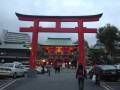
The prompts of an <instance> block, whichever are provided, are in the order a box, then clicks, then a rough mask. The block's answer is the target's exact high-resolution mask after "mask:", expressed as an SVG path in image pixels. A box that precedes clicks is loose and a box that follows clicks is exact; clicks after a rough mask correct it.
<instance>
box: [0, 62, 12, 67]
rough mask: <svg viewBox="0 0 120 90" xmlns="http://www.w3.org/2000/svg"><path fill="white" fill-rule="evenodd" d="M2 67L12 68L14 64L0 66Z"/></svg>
mask: <svg viewBox="0 0 120 90" xmlns="http://www.w3.org/2000/svg"><path fill="white" fill-rule="evenodd" d="M1 66H2V67H13V66H14V64H13V63H4V64H3V65H1Z"/></svg>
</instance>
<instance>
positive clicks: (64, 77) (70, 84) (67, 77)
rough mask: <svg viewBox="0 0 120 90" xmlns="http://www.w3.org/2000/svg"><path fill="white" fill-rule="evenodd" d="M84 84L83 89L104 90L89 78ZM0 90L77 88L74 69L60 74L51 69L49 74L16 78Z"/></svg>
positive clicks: (67, 89)
mask: <svg viewBox="0 0 120 90" xmlns="http://www.w3.org/2000/svg"><path fill="white" fill-rule="evenodd" d="M84 86H85V87H84V90H106V89H104V88H103V87H101V86H97V85H95V84H94V82H93V81H91V80H89V79H86V80H85V85H84ZM0 90H78V84H77V79H76V78H75V71H70V70H69V71H67V70H62V72H61V73H60V74H55V73H54V72H53V71H52V72H51V75H50V76H48V74H44V75H43V74H40V75H37V78H21V79H17V80H14V82H12V83H11V84H9V85H8V86H7V87H2V88H1V89H0Z"/></svg>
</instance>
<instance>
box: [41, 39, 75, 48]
mask: <svg viewBox="0 0 120 90" xmlns="http://www.w3.org/2000/svg"><path fill="white" fill-rule="evenodd" d="M42 45H45V46H77V44H73V42H72V40H71V38H48V39H47V41H46V42H45V43H44V44H42Z"/></svg>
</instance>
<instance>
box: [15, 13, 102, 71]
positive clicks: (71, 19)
mask: <svg viewBox="0 0 120 90" xmlns="http://www.w3.org/2000/svg"><path fill="white" fill-rule="evenodd" d="M16 15H17V17H18V19H19V20H23V21H33V22H34V26H33V27H28V28H26V27H24V28H20V31H21V32H32V34H33V35H32V49H31V54H30V69H31V70H34V69H35V68H36V50H37V42H38V33H39V32H57V33H78V46H79V63H82V65H83V66H85V64H86V63H85V51H84V33H97V28H85V27H84V26H83V23H84V22H92V21H99V19H100V17H101V16H102V14H97V15H89V16H33V15H24V14H19V13H16ZM40 21H47V22H48V21H49V22H56V27H55V28H42V27H39V22H40ZM61 22H77V23H78V27H76V28H61Z"/></svg>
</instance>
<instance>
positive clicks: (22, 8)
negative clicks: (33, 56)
mask: <svg viewBox="0 0 120 90" xmlns="http://www.w3.org/2000/svg"><path fill="white" fill-rule="evenodd" d="M119 6H120V1H119V0H116V1H113V0H1V3H0V28H2V29H7V30H9V31H12V32H19V27H26V26H27V27H29V26H32V25H33V23H32V22H23V21H19V20H18V19H17V17H16V15H15V12H18V13H22V14H30V15H53V16H55V15H59V16H62V15H64V16H67V15H68V16H72V15H75V16H76V15H94V14H99V13H103V16H102V17H101V19H100V21H98V22H90V23H84V26H86V27H96V28H99V27H102V26H104V25H105V24H107V23H111V24H113V25H115V26H117V27H118V28H120V24H119V22H120V17H119V15H120V12H119V11H120V8H119ZM46 25H48V26H52V25H53V24H50V23H48V24H46ZM66 25H67V26H69V25H70V26H71V25H73V27H74V26H75V25H74V24H71V23H70V24H66ZM30 35H31V34H30ZM47 37H71V38H72V40H73V41H76V40H78V38H77V34H70V33H40V34H39V42H40V43H43V42H44V41H45V40H46V39H47ZM85 39H86V40H87V41H88V42H89V44H90V45H92V44H95V41H96V37H95V34H85Z"/></svg>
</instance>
